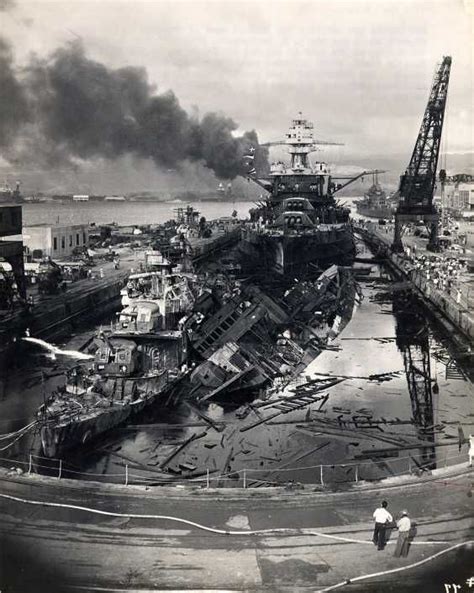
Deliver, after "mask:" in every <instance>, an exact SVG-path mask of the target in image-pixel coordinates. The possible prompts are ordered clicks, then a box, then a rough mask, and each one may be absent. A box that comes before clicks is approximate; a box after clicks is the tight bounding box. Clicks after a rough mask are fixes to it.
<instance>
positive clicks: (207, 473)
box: [206, 468, 209, 489]
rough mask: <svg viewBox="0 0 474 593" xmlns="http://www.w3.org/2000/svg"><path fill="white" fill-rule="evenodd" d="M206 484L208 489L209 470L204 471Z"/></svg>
mask: <svg viewBox="0 0 474 593" xmlns="http://www.w3.org/2000/svg"><path fill="white" fill-rule="evenodd" d="M206 484H207V489H209V468H207V469H206Z"/></svg>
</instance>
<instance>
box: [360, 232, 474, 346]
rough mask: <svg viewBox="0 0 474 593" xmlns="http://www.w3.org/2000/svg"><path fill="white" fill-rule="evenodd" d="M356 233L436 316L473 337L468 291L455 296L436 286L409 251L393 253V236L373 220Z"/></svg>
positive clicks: (471, 309)
mask: <svg viewBox="0 0 474 593" xmlns="http://www.w3.org/2000/svg"><path fill="white" fill-rule="evenodd" d="M356 232H357V233H358V234H359V235H360V236H361V237H362V238H363V239H364V241H366V242H367V243H368V245H369V246H371V247H372V248H373V249H375V250H376V252H377V254H378V255H382V256H383V257H384V258H385V260H386V262H387V264H388V265H389V266H390V268H391V269H392V271H393V272H394V273H395V274H396V275H397V276H398V277H399V278H400V279H403V280H406V281H408V282H409V283H410V285H411V286H412V288H413V289H414V290H415V291H416V292H417V294H418V295H419V296H420V297H421V298H422V300H423V301H424V302H425V303H426V304H427V305H428V306H429V307H430V309H432V311H433V313H434V314H435V315H436V316H438V317H439V316H441V317H442V318H444V320H446V321H448V322H449V323H450V324H451V325H452V326H453V327H454V328H455V329H456V330H457V331H458V332H460V333H461V334H462V335H463V336H464V337H465V338H467V340H469V341H472V340H474V311H473V307H472V302H471V298H472V297H474V291H473V292H472V296H471V293H470V291H469V290H465V291H459V296H458V295H456V296H453V295H452V294H450V293H449V292H447V291H444V290H442V289H440V288H436V287H435V285H434V284H433V282H431V281H430V280H428V279H427V278H426V276H425V275H424V274H423V273H422V272H420V271H419V270H417V269H416V268H415V267H414V266H413V264H412V263H411V262H410V258H409V257H408V256H407V255H406V254H399V253H393V252H392V251H391V250H390V243H391V235H389V234H383V233H382V232H380V231H379V230H378V229H377V225H375V224H374V223H368V224H367V225H366V226H365V227H357V228H356Z"/></svg>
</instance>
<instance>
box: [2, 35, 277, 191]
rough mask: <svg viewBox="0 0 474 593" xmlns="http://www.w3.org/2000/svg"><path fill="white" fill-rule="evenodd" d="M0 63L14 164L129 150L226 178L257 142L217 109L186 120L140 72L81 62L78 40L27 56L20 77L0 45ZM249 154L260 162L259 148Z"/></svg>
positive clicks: (7, 144)
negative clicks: (196, 164) (197, 165)
mask: <svg viewBox="0 0 474 593" xmlns="http://www.w3.org/2000/svg"><path fill="white" fill-rule="evenodd" d="M0 67H1V80H0V82H1V87H0V88H1V91H0V92H1V95H0V101H1V116H0V117H1V119H0V133H1V142H2V143H3V145H4V148H5V149H6V150H5V151H4V152H5V154H6V156H7V158H8V159H9V160H11V161H14V162H17V163H18V162H21V161H25V160H28V159H34V161H35V162H39V161H41V162H42V163H43V164H48V165H49V166H51V165H53V164H54V163H58V162H61V161H62V162H65V161H67V160H68V159H73V158H74V157H76V158H80V159H94V158H98V157H103V158H108V159H114V158H117V157H119V156H122V155H124V154H133V155H135V156H137V157H141V158H151V159H153V161H154V162H155V163H156V165H157V166H160V167H166V168H176V167H179V165H180V163H182V162H183V161H186V160H194V161H202V162H203V163H204V165H205V166H206V167H208V168H210V169H212V170H213V171H214V172H215V174H216V175H217V176H218V177H220V178H225V179H233V178H234V177H236V176H237V175H241V174H245V173H246V172H247V170H248V166H247V165H246V164H245V160H244V158H243V157H244V155H245V154H246V152H248V150H249V148H250V147H254V148H257V147H258V138H257V134H256V133H255V132H254V131H252V132H246V133H245V134H244V135H243V136H240V137H236V136H235V132H236V130H237V124H236V123H235V122H234V121H233V120H232V119H230V118H228V117H225V116H224V115H222V114H219V113H208V114H206V115H204V116H203V117H202V119H201V120H198V119H196V118H193V117H190V116H189V115H188V114H187V112H186V111H184V109H183V108H182V107H181V106H180V104H179V101H178V99H177V97H176V96H175V95H174V94H173V92H171V91H168V92H165V93H161V94H158V93H156V92H155V88H154V87H152V86H151V85H150V83H149V82H148V76H147V72H146V70H145V69H143V68H137V67H127V68H119V69H111V68H108V67H107V66H105V65H104V64H101V63H99V62H96V61H93V60H91V59H89V58H88V57H87V56H86V53H85V51H84V48H83V46H82V44H81V43H80V42H74V43H71V44H68V45H67V46H65V47H62V48H60V49H58V50H56V51H55V52H54V53H53V54H52V55H51V56H50V57H48V58H47V59H38V58H34V59H32V60H31V61H30V63H29V64H28V66H27V68H25V69H24V71H23V72H22V75H21V77H20V76H18V75H16V73H15V70H14V68H13V63H12V55H11V52H10V50H9V48H8V46H7V45H6V44H5V43H2V44H1V45H0ZM255 154H256V155H258V157H256V161H258V160H260V162H261V164H262V166H265V163H266V159H267V154H266V152H265V149H263V148H261V149H259V150H257V151H256V152H255Z"/></svg>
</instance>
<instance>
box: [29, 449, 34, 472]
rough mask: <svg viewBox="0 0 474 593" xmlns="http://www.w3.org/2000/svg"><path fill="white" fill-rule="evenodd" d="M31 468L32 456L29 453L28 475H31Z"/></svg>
mask: <svg viewBox="0 0 474 593" xmlns="http://www.w3.org/2000/svg"><path fill="white" fill-rule="evenodd" d="M32 468H33V457H32V455H31V453H30V460H29V463H28V475H29V474H31V470H32Z"/></svg>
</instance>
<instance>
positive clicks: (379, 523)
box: [373, 500, 393, 550]
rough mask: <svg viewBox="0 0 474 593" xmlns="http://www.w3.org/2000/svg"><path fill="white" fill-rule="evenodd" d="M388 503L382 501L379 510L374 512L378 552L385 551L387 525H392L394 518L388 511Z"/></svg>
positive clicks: (374, 538) (375, 542) (374, 540)
mask: <svg viewBox="0 0 474 593" xmlns="http://www.w3.org/2000/svg"><path fill="white" fill-rule="evenodd" d="M387 507H388V502H387V501H386V500H383V501H382V504H381V505H380V506H379V508H377V509H375V511H374V515H373V517H374V519H375V529H374V536H373V542H374V544H375V545H376V546H377V549H378V550H383V549H384V547H385V531H386V529H387V524H389V523H392V521H393V517H392V515H391V514H390V513H389V512H388V511H387Z"/></svg>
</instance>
